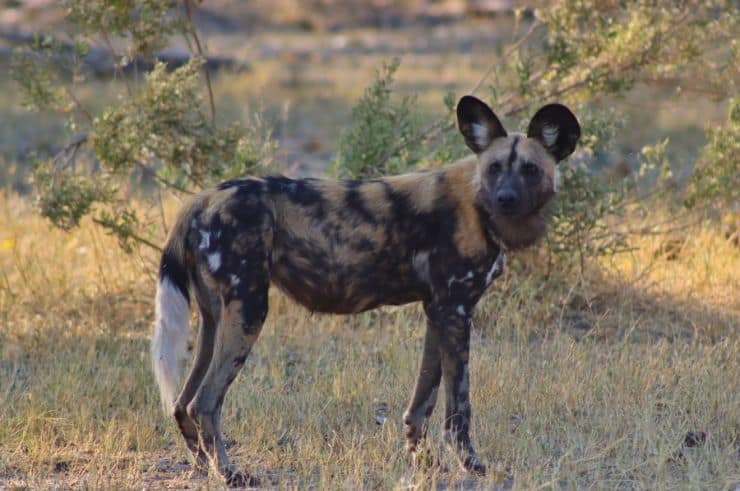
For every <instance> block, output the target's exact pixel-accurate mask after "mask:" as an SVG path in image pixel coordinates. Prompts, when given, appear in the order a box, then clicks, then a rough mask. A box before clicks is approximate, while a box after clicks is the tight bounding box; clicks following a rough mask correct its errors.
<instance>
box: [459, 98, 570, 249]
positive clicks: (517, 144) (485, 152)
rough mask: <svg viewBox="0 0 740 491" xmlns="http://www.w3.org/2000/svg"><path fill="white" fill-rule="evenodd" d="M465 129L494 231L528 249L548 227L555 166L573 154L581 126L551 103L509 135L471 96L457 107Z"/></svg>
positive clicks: (479, 197)
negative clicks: (547, 208)
mask: <svg viewBox="0 0 740 491" xmlns="http://www.w3.org/2000/svg"><path fill="white" fill-rule="evenodd" d="M457 114H458V121H459V124H460V131H461V132H462V134H463V136H464V137H465V142H466V143H467V145H468V146H469V147H470V148H471V149H472V150H473V151H474V152H475V153H476V154H477V155H478V168H477V174H476V176H475V178H474V181H473V191H474V193H475V202H476V206H477V207H478V208H479V209H480V210H481V211H482V212H483V215H484V216H485V217H486V219H487V226H489V227H490V229H491V231H492V232H493V233H494V235H495V236H496V237H497V238H499V239H500V240H501V241H503V242H504V244H505V245H506V246H507V247H509V248H511V249H518V248H522V247H527V246H529V245H531V244H533V243H534V242H535V241H536V240H537V239H539V238H540V237H541V236H542V235H543V234H544V233H545V231H546V229H547V221H546V217H545V214H544V208H545V205H547V203H548V202H549V201H550V199H551V198H552V196H553V195H554V194H555V166H556V165H557V163H558V162H559V161H560V160H562V159H564V158H565V157H567V156H568V155H570V154H571V153H572V152H573V150H574V149H575V146H576V143H577V141H578V138H579V137H580V126H579V125H578V121H577V120H576V118H575V116H573V114H572V113H571V112H570V110H568V109H567V108H566V107H565V106H561V105H559V104H550V105H547V106H545V107H543V108H542V109H540V110H539V111H538V112H537V114H535V116H534V118H532V121H531V122H530V125H529V129H528V130H527V134H526V135H524V134H511V135H509V134H507V133H506V130H504V128H503V126H502V125H501V123H500V122H499V120H498V118H497V117H496V115H495V114H494V113H493V111H491V109H490V108H489V107H488V106H487V105H486V104H485V103H483V102H482V101H480V100H478V99H476V98H474V97H471V96H466V97H463V98H462V99H461V100H460V103H459V104H458V109H457Z"/></svg>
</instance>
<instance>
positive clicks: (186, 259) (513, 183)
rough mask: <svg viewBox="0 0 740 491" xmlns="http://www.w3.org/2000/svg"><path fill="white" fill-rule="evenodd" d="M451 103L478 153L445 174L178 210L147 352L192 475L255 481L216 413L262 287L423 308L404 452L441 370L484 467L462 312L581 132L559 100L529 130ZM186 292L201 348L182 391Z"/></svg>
mask: <svg viewBox="0 0 740 491" xmlns="http://www.w3.org/2000/svg"><path fill="white" fill-rule="evenodd" d="M457 113H458V121H459V126H460V131H461V132H462V134H463V136H464V138H465V141H466V143H467V144H468V146H469V147H470V148H471V149H472V150H473V151H474V153H475V155H474V156H471V157H469V158H466V159H464V160H461V161H459V162H456V163H454V164H451V165H449V166H446V167H444V168H440V169H436V170H429V171H424V172H416V173H412V174H406V175H401V176H394V177H386V178H380V179H370V180H364V181H347V180H345V181H337V180H328V179H314V178H307V179H289V178H287V177H267V178H245V179H240V180H235V181H229V182H225V183H223V184H221V185H219V186H218V187H217V188H215V189H212V190H209V191H206V192H204V193H201V194H200V195H198V196H197V197H195V198H194V199H193V200H192V201H191V202H190V203H189V204H188V205H187V206H186V207H185V208H184V209H183V210H182V212H181V214H180V216H179V218H178V220H177V224H176V226H175V227H174V228H173V230H172V233H171V234H170V237H169V239H168V241H167V244H166V246H165V249H164V254H163V255H162V260H161V268H160V280H159V286H158V292H157V327H156V329H155V335H154V339H153V343H152V352H153V356H154V368H155V373H156V375H157V380H158V382H159V384H160V388H161V391H162V396H163V401H164V404H165V406H166V407H167V408H168V410H172V411H173V412H174V415H175V419H176V421H177V423H178V425H179V427H180V429H181V431H182V434H183V436H184V438H185V441H186V442H187V444H188V447H189V448H190V450H191V451H192V453H193V455H194V457H195V460H196V464H197V465H198V466H199V467H200V468H201V469H203V470H205V469H207V467H208V461H209V460H210V463H211V465H212V466H213V467H214V468H215V469H216V470H217V471H218V472H219V473H220V474H221V475H222V476H223V477H224V478H225V480H226V481H227V483H229V484H233V485H241V484H246V483H250V482H251V483H254V480H253V479H252V478H250V477H249V476H248V475H246V474H242V473H238V472H236V471H235V469H233V468H232V466H231V464H229V461H228V458H227V456H226V453H225V450H224V447H223V443H222V441H221V435H220V430H219V414H220V410H221V405H222V403H223V398H224V396H225V394H226V391H227V389H228V387H229V384H230V383H231V382H232V381H233V379H234V377H235V376H236V374H237V373H238V371H239V369H240V368H241V366H242V365H243V363H244V361H245V359H246V356H247V355H248V353H249V351H250V349H251V347H252V345H253V343H254V341H255V340H256V339H257V336H258V334H259V332H260V329H261V326H262V323H263V322H264V319H265V316H266V315H267V309H268V305H267V303H268V288H269V285H270V284H271V283H272V284H274V285H276V286H277V287H278V288H280V289H281V290H283V291H284V292H286V293H287V294H288V295H289V296H291V297H292V298H294V299H295V300H296V301H297V302H299V303H300V304H302V305H304V306H306V307H307V308H308V309H310V310H312V311H316V312H328V313H336V314H349V313H356V312H362V311H365V310H368V309H372V308H375V307H378V306H381V305H400V304H405V303H409V302H416V301H420V302H422V303H423V305H424V311H425V313H426V315H427V332H426V338H425V344H424V352H423V355H422V362H421V368H420V374H419V378H418V380H417V384H416V388H415V391H414V395H413V397H412V400H411V403H410V404H409V407H408V409H407V410H406V413H405V414H404V423H405V426H406V438H407V448H408V450H409V451H410V452H411V453H412V454H415V452H416V451H417V449H418V446H419V443H420V442H421V440H422V439H423V437H424V434H425V420H426V418H428V417H429V416H430V415H431V413H432V411H433V409H434V405H435V402H436V399H437V391H438V387H439V384H440V380H441V378H442V376H444V377H445V379H446V380H447V383H446V384H445V388H446V396H445V403H446V417H445V430H446V432H445V433H446V439H447V441H448V443H449V444H450V445H451V447H452V448H453V449H454V450H455V452H456V453H457V454H458V455H459V457H460V460H461V463H462V465H463V466H464V467H465V468H467V469H469V470H471V471H475V472H479V473H480V472H484V470H485V468H484V466H483V465H482V464H481V463H480V462H479V461H478V459H477V457H476V455H475V451H474V450H473V447H472V445H471V442H470V438H469V426H470V414H471V407H470V402H469V374H468V352H469V343H470V326H471V316H472V313H473V309H474V307H475V305H476V303H477V302H478V300H479V299H480V297H481V296H482V295H483V293H484V292H485V290H486V288H487V287H488V286H489V285H490V284H491V282H492V281H493V280H494V279H495V278H496V277H498V276H499V275H500V274H501V272H502V271H503V266H504V254H503V252H504V251H506V250H514V249H519V248H522V247H526V246H528V245H531V244H532V243H534V242H535V241H536V240H537V239H538V238H540V237H541V236H542V235H543V234H544V233H545V229H546V216H545V213H544V210H545V207H546V205H547V203H548V202H549V201H550V199H551V197H552V196H553V194H554V192H555V176H554V173H555V165H556V163H557V162H558V161H560V160H562V159H563V158H565V157H567V156H568V155H569V154H570V153H571V152H572V151H573V149H574V148H575V145H576V142H577V140H578V138H579V136H580V128H579V126H578V122H577V120H576V119H575V117H574V116H573V115H572V113H571V112H570V111H569V110H568V109H567V108H565V107H564V106H561V105H557V104H551V105H548V106H545V107H543V108H542V109H541V110H540V111H539V112H538V113H537V114H536V115H535V116H534V118H533V119H532V122H531V123H530V126H529V130H528V132H527V135H526V136H525V135H518V134H517V135H508V134H507V133H506V131H505V130H504V128H503V127H502V126H501V123H500V122H499V120H498V119H497V118H496V116H495V115H494V114H493V112H492V111H491V110H490V108H488V106H487V105H485V104H484V103H483V102H481V101H479V100H478V99H475V98H474V97H471V96H466V97H464V98H463V99H461V101H460V103H459V104H458V110H457ZM191 293H192V294H193V297H194V298H195V302H196V304H197V307H198V310H199V312H200V319H201V325H200V330H199V343H198V351H197V355H196V360H195V363H194V366H193V368H192V371H191V373H190V375H189V377H188V379H187V381H186V382H185V385H184V387H183V388H182V389H181V390H180V391H179V395H178V388H179V374H178V367H179V364H180V359H181V357H182V356H183V353H184V347H185V339H186V337H187V330H188V326H187V321H188V312H189V307H188V305H189V304H188V303H189V299H190V294H191Z"/></svg>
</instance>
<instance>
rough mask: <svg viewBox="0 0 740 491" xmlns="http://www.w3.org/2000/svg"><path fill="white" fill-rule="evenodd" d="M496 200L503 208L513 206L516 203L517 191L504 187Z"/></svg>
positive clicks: (497, 194)
mask: <svg viewBox="0 0 740 491" xmlns="http://www.w3.org/2000/svg"><path fill="white" fill-rule="evenodd" d="M496 200H497V201H498V204H499V205H501V207H503V208H511V207H512V206H514V204H515V203H516V193H515V192H514V191H513V190H511V189H502V190H501V191H499V192H498V193H496Z"/></svg>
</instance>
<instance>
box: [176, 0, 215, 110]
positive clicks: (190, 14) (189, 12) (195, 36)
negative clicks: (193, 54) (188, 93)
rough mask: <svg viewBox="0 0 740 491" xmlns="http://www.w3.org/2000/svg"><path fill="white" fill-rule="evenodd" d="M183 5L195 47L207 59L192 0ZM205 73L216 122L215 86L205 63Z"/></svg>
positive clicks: (185, 0) (186, 0)
mask: <svg viewBox="0 0 740 491" xmlns="http://www.w3.org/2000/svg"><path fill="white" fill-rule="evenodd" d="M182 3H183V5H184V6H185V16H186V17H187V24H188V31H189V32H190V35H191V36H193V41H195V47H196V49H197V51H198V55H199V56H200V57H201V58H202V59H203V60H205V59H206V57H205V55H204V54H203V47H202V46H201V44H200V38H199V37H198V31H197V30H196V29H195V25H194V24H193V12H192V8H191V5H190V0H183V2H182ZM203 75H204V76H205V79H206V87H207V88H208V103H209V104H210V106H211V123H214V122H215V121H216V103H215V102H214V99H213V87H211V75H210V74H209V73H208V67H207V66H206V65H205V64H203Z"/></svg>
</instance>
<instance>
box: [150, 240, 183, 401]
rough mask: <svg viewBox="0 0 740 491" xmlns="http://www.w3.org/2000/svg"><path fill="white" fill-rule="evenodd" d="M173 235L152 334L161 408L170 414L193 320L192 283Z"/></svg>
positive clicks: (161, 272) (164, 256)
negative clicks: (189, 290)
mask: <svg viewBox="0 0 740 491" xmlns="http://www.w3.org/2000/svg"><path fill="white" fill-rule="evenodd" d="M176 240H177V237H176V236H174V235H173V236H171V237H170V240H169V241H168V244H167V246H166V247H165V252H164V254H162V261H161V264H160V268H159V281H158V283H157V298H156V307H155V309H156V324H155V326H154V336H153V337H152V346H151V348H152V365H153V367H154V376H155V377H156V379H157V384H158V385H159V392H160V394H161V397H162V409H163V410H164V412H165V413H167V414H171V413H172V409H173V406H174V403H175V398H176V397H177V395H178V390H179V388H180V381H181V380H180V379H181V377H182V370H183V365H184V361H185V356H186V353H187V342H188V334H189V330H190V328H189V323H190V295H189V293H188V285H189V283H190V280H189V277H188V273H187V270H186V268H185V264H184V261H183V257H182V253H181V251H182V247H173V245H175V244H173V243H176Z"/></svg>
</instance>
